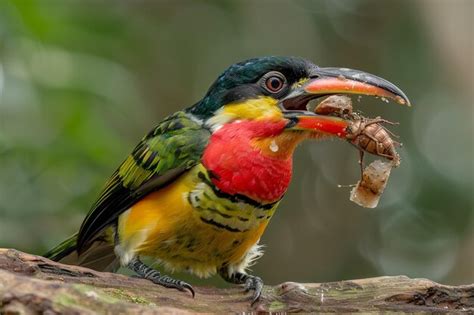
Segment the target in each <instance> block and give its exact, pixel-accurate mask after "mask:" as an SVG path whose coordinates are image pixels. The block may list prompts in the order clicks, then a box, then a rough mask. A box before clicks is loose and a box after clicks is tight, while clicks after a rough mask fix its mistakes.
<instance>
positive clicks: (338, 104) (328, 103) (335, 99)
mask: <svg viewBox="0 0 474 315" xmlns="http://www.w3.org/2000/svg"><path fill="white" fill-rule="evenodd" d="M314 112H315V113H316V114H318V115H330V116H337V117H341V118H346V117H347V118H352V117H353V116H354V114H353V113H352V100H351V99H350V98H349V97H347V96H344V95H332V96H329V97H328V98H326V99H325V100H324V101H322V102H321V103H319V104H318V106H316V108H315V109H314Z"/></svg>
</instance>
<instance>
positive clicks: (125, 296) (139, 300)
mask: <svg viewBox="0 0 474 315" xmlns="http://www.w3.org/2000/svg"><path fill="white" fill-rule="evenodd" d="M107 294H109V295H111V296H114V297H115V298H117V299H119V300H121V301H126V302H131V303H134V304H142V305H149V306H154V305H155V304H154V303H151V302H150V301H148V300H147V299H145V298H143V297H141V296H136V295H132V294H130V293H127V292H125V291H124V290H122V289H114V290H111V291H108V292H107Z"/></svg>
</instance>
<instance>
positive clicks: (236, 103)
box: [45, 56, 410, 303]
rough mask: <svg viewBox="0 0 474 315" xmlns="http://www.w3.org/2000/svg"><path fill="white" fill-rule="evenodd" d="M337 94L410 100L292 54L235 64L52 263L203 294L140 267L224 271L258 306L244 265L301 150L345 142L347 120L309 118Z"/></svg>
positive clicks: (157, 139)
mask: <svg viewBox="0 0 474 315" xmlns="http://www.w3.org/2000/svg"><path fill="white" fill-rule="evenodd" d="M334 94H358V95H372V96H376V97H384V98H391V99H393V100H395V101H396V102H398V103H400V104H407V105H409V104H410V103H409V100H408V98H407V96H406V95H405V94H404V93H403V91H401V90H400V89H399V88H398V87H397V86H396V85H394V84H393V83H390V82H389V81H387V80H385V79H382V78H380V77H377V76H375V75H372V74H369V73H367V72H363V71H359V70H352V69H348V68H326V67H319V66H317V65H315V64H314V63H312V62H311V61H309V60H307V59H304V58H300V57H286V56H264V57H257V58H252V59H248V60H245V61H242V62H238V63H235V64H233V65H231V66H230V67H229V68H227V69H226V70H225V71H224V72H223V73H222V74H221V75H220V76H219V77H218V78H217V79H216V80H215V82H214V83H213V84H212V85H211V86H210V88H209V90H208V91H207V93H206V94H205V95H204V96H203V98H202V99H201V100H199V101H198V102H196V103H195V104H194V105H192V106H189V107H187V108H186V109H184V110H180V111H177V112H175V113H173V114H171V115H169V116H168V117H167V118H165V119H164V120H162V121H161V122H160V123H158V124H157V125H156V126H155V127H154V128H153V129H151V131H150V132H149V133H148V134H146V135H145V137H143V138H142V139H141V141H140V142H139V143H138V145H137V146H136V147H135V149H134V150H133V151H132V153H131V154H130V155H128V156H127V157H126V158H125V160H124V161H123V163H122V164H120V166H119V167H118V168H117V169H116V170H115V172H114V173H113V174H112V175H111V177H110V178H109V179H108V181H107V182H106V184H105V186H104V188H103V189H102V191H101V192H100V194H99V197H98V198H97V200H96V201H95V203H94V204H93V205H92V207H91V209H90V211H89V213H88V214H87V216H86V217H85V219H84V221H83V223H82V225H81V227H80V229H79V231H78V232H77V233H76V234H74V235H73V236H71V237H70V238H69V239H67V240H66V241H64V242H62V243H61V244H59V245H58V246H57V247H55V248H54V249H52V250H51V251H49V252H48V253H46V254H45V257H47V258H49V259H51V260H54V261H59V262H63V263H66V264H73V265H79V266H83V267H88V268H91V269H94V270H98V271H110V272H116V271H117V270H118V268H120V267H126V268H128V269H130V270H132V271H134V272H135V273H136V274H137V276H138V277H141V278H145V279H148V280H150V281H152V282H153V283H155V284H158V285H161V286H164V287H167V288H174V289H177V290H180V291H188V292H190V294H192V296H193V297H194V295H195V293H194V289H193V287H192V286H191V285H190V284H189V283H187V282H184V281H182V280H179V279H174V278H172V277H170V276H168V275H166V274H163V273H161V272H160V271H158V270H156V269H154V268H152V267H150V266H149V265H147V264H145V263H144V262H143V261H142V259H143V258H151V259H153V260H154V261H155V262H156V263H159V264H160V265H162V266H163V267H164V268H165V270H168V271H171V272H176V271H185V272H189V273H191V274H193V275H196V276H198V277H209V276H212V275H215V274H218V275H220V276H221V277H222V278H223V279H224V280H225V281H227V282H229V283H232V284H239V285H243V286H244V288H245V291H246V292H249V291H252V293H253V294H252V296H251V300H252V303H255V302H256V301H257V300H258V299H259V298H260V296H261V293H262V288H263V280H262V279H261V278H260V277H258V276H256V275H252V274H249V273H247V268H248V267H249V266H250V265H252V264H253V263H255V261H256V260H257V259H258V258H259V257H261V256H262V253H263V252H262V245H260V244H259V240H260V238H261V236H262V234H263V233H264V231H265V229H266V227H267V225H268V223H269V220H270V219H271V218H272V216H273V215H274V213H275V210H276V209H277V207H278V205H279V203H280V201H281V200H282V198H283V197H284V195H285V193H286V191H287V188H288V186H289V184H290V181H291V178H292V169H293V159H292V157H293V153H294V151H295V148H296V147H297V145H298V144H299V143H301V142H302V141H303V140H306V139H325V138H330V137H334V138H342V139H344V137H345V135H346V128H347V126H348V121H346V120H345V119H343V118H340V117H331V116H324V115H317V114H315V113H314V112H312V111H310V110H308V103H309V102H310V101H313V100H315V101H318V99H322V98H324V97H326V96H328V95H334Z"/></svg>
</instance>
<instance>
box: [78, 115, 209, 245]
mask: <svg viewBox="0 0 474 315" xmlns="http://www.w3.org/2000/svg"><path fill="white" fill-rule="evenodd" d="M209 137H210V131H209V130H207V129H205V128H204V127H203V126H202V125H201V124H200V123H198V122H197V121H196V120H195V119H192V117H190V116H189V114H187V113H185V112H178V113H176V114H174V115H172V116H170V117H168V118H167V119H165V120H164V121H162V122H161V123H160V124H159V125H158V126H156V127H155V128H154V129H153V130H152V131H151V132H150V133H148V135H146V136H145V137H144V138H143V139H142V140H141V141H140V143H139V144H138V145H137V146H136V147H135V149H134V150H133V152H132V153H131V154H130V155H129V156H128V157H127V158H126V159H125V161H124V162H123V163H122V164H121V165H120V167H119V168H118V169H117V170H116V171H115V172H114V174H113V175H112V176H111V177H110V179H109V180H108V182H107V183H106V185H105V187H104V188H103V190H102V193H101V194H100V196H99V198H98V199H97V201H96V202H95V203H94V205H93V206H92V208H91V210H90V211H89V213H88V215H87V217H86V218H85V219H84V222H83V223H82V226H81V229H80V230H79V235H78V242H77V248H78V251H79V252H82V251H83V250H84V249H85V248H87V246H88V245H89V244H90V243H91V242H92V241H93V240H94V238H95V237H96V236H97V235H99V234H100V233H99V232H100V231H102V230H103V229H104V228H105V227H107V226H109V225H110V224H113V223H114V222H115V221H116V220H117V218H118V216H119V215H120V214H121V213H123V212H124V211H126V210H127V209H129V208H130V207H131V206H132V205H133V204H135V203H136V202H137V201H139V200H140V199H142V198H143V197H145V196H146V195H147V194H149V193H150V192H152V191H156V190H158V189H160V188H162V187H164V186H166V185H167V184H169V183H171V182H172V181H173V180H174V179H176V178H177V177H179V176H180V175H182V174H183V173H184V172H186V171H187V170H188V169H190V168H192V167H193V166H194V165H196V164H198V163H199V161H200V159H201V156H202V153H203V151H204V148H205V146H206V145H207V142H208V139H209Z"/></svg>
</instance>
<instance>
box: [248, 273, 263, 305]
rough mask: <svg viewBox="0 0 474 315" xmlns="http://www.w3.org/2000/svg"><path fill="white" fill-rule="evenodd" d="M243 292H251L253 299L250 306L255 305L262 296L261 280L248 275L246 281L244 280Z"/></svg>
mask: <svg viewBox="0 0 474 315" xmlns="http://www.w3.org/2000/svg"><path fill="white" fill-rule="evenodd" d="M244 288H245V292H249V291H250V290H253V291H254V292H253V297H252V303H251V305H253V304H255V302H257V301H258V300H259V298H260V296H261V295H262V289H263V280H262V279H261V278H260V277H257V276H252V275H249V276H248V278H247V280H245V286H244Z"/></svg>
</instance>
